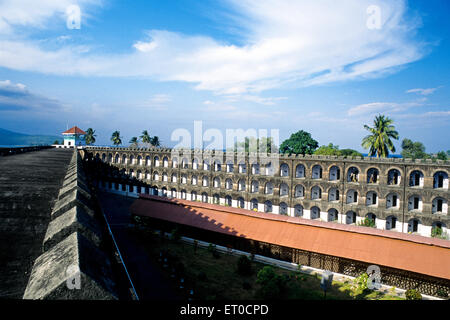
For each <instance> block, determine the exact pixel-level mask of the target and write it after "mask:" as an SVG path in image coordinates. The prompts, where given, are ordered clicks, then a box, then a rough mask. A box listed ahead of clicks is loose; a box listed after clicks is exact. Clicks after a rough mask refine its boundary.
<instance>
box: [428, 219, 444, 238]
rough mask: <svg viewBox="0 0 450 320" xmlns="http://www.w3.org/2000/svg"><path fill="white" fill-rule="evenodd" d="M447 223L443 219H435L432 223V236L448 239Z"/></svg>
mask: <svg viewBox="0 0 450 320" xmlns="http://www.w3.org/2000/svg"><path fill="white" fill-rule="evenodd" d="M445 228H446V225H445V224H444V223H443V222H441V221H435V222H433V224H432V225H431V236H432V237H433V238H440V239H448V234H447V232H445Z"/></svg>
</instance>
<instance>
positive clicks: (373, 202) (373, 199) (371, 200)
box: [366, 191, 378, 206]
mask: <svg viewBox="0 0 450 320" xmlns="http://www.w3.org/2000/svg"><path fill="white" fill-rule="evenodd" d="M377 205H378V195H377V193H376V192H375V191H369V192H367V194H366V206H377Z"/></svg>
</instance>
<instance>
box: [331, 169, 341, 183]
mask: <svg viewBox="0 0 450 320" xmlns="http://www.w3.org/2000/svg"><path fill="white" fill-rule="evenodd" d="M340 178H341V170H340V169H339V167H338V166H332V167H331V168H330V181H336V180H339V179H340Z"/></svg>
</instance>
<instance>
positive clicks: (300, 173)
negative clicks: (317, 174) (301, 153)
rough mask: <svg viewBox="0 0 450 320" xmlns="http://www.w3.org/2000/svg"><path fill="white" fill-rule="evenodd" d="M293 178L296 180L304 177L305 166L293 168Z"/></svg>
mask: <svg viewBox="0 0 450 320" xmlns="http://www.w3.org/2000/svg"><path fill="white" fill-rule="evenodd" d="M295 177H296V178H304V177H305V166H304V165H302V164H299V165H298V166H297V167H295Z"/></svg>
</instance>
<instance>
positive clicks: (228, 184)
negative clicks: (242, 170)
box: [225, 179, 233, 190]
mask: <svg viewBox="0 0 450 320" xmlns="http://www.w3.org/2000/svg"><path fill="white" fill-rule="evenodd" d="M225 188H226V189H227V190H231V189H233V181H232V180H231V179H227V180H225Z"/></svg>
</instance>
